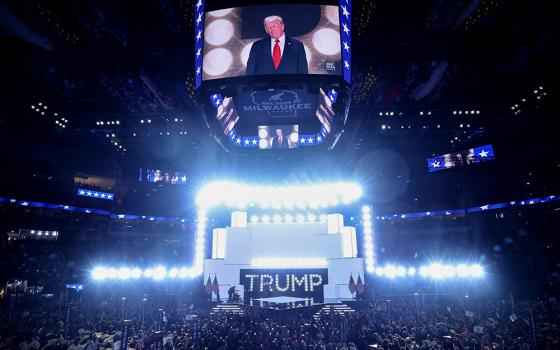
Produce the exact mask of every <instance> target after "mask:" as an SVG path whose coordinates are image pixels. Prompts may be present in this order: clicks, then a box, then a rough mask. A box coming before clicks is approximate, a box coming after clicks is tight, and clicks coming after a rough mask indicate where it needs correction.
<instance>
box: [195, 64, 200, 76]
mask: <svg viewBox="0 0 560 350" xmlns="http://www.w3.org/2000/svg"><path fill="white" fill-rule="evenodd" d="M199 74H200V66H198V67H196V75H199Z"/></svg>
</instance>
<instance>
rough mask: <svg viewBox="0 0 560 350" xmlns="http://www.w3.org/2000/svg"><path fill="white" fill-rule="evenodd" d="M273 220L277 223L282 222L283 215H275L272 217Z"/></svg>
mask: <svg viewBox="0 0 560 350" xmlns="http://www.w3.org/2000/svg"><path fill="white" fill-rule="evenodd" d="M272 221H274V222H275V223H277V224H278V223H280V222H282V217H281V216H280V215H274V216H273V217H272Z"/></svg>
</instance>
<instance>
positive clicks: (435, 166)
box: [432, 161, 441, 168]
mask: <svg viewBox="0 0 560 350" xmlns="http://www.w3.org/2000/svg"><path fill="white" fill-rule="evenodd" d="M440 164H441V163H440V162H437V161H436V162H433V163H432V166H433V167H434V168H439V166H440Z"/></svg>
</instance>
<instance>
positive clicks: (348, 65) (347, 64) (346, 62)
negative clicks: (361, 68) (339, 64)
mask: <svg viewBox="0 0 560 350" xmlns="http://www.w3.org/2000/svg"><path fill="white" fill-rule="evenodd" d="M344 68H346V69H350V63H348V61H344Z"/></svg>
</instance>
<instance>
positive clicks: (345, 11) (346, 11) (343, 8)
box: [340, 5, 350, 19]
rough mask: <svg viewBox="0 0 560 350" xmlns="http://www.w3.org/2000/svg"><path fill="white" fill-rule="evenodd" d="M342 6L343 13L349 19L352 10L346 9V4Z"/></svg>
mask: <svg viewBox="0 0 560 350" xmlns="http://www.w3.org/2000/svg"><path fill="white" fill-rule="evenodd" d="M340 8H341V9H342V15H343V16H346V19H348V17H349V16H350V12H348V10H347V9H346V6H344V5H340Z"/></svg>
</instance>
